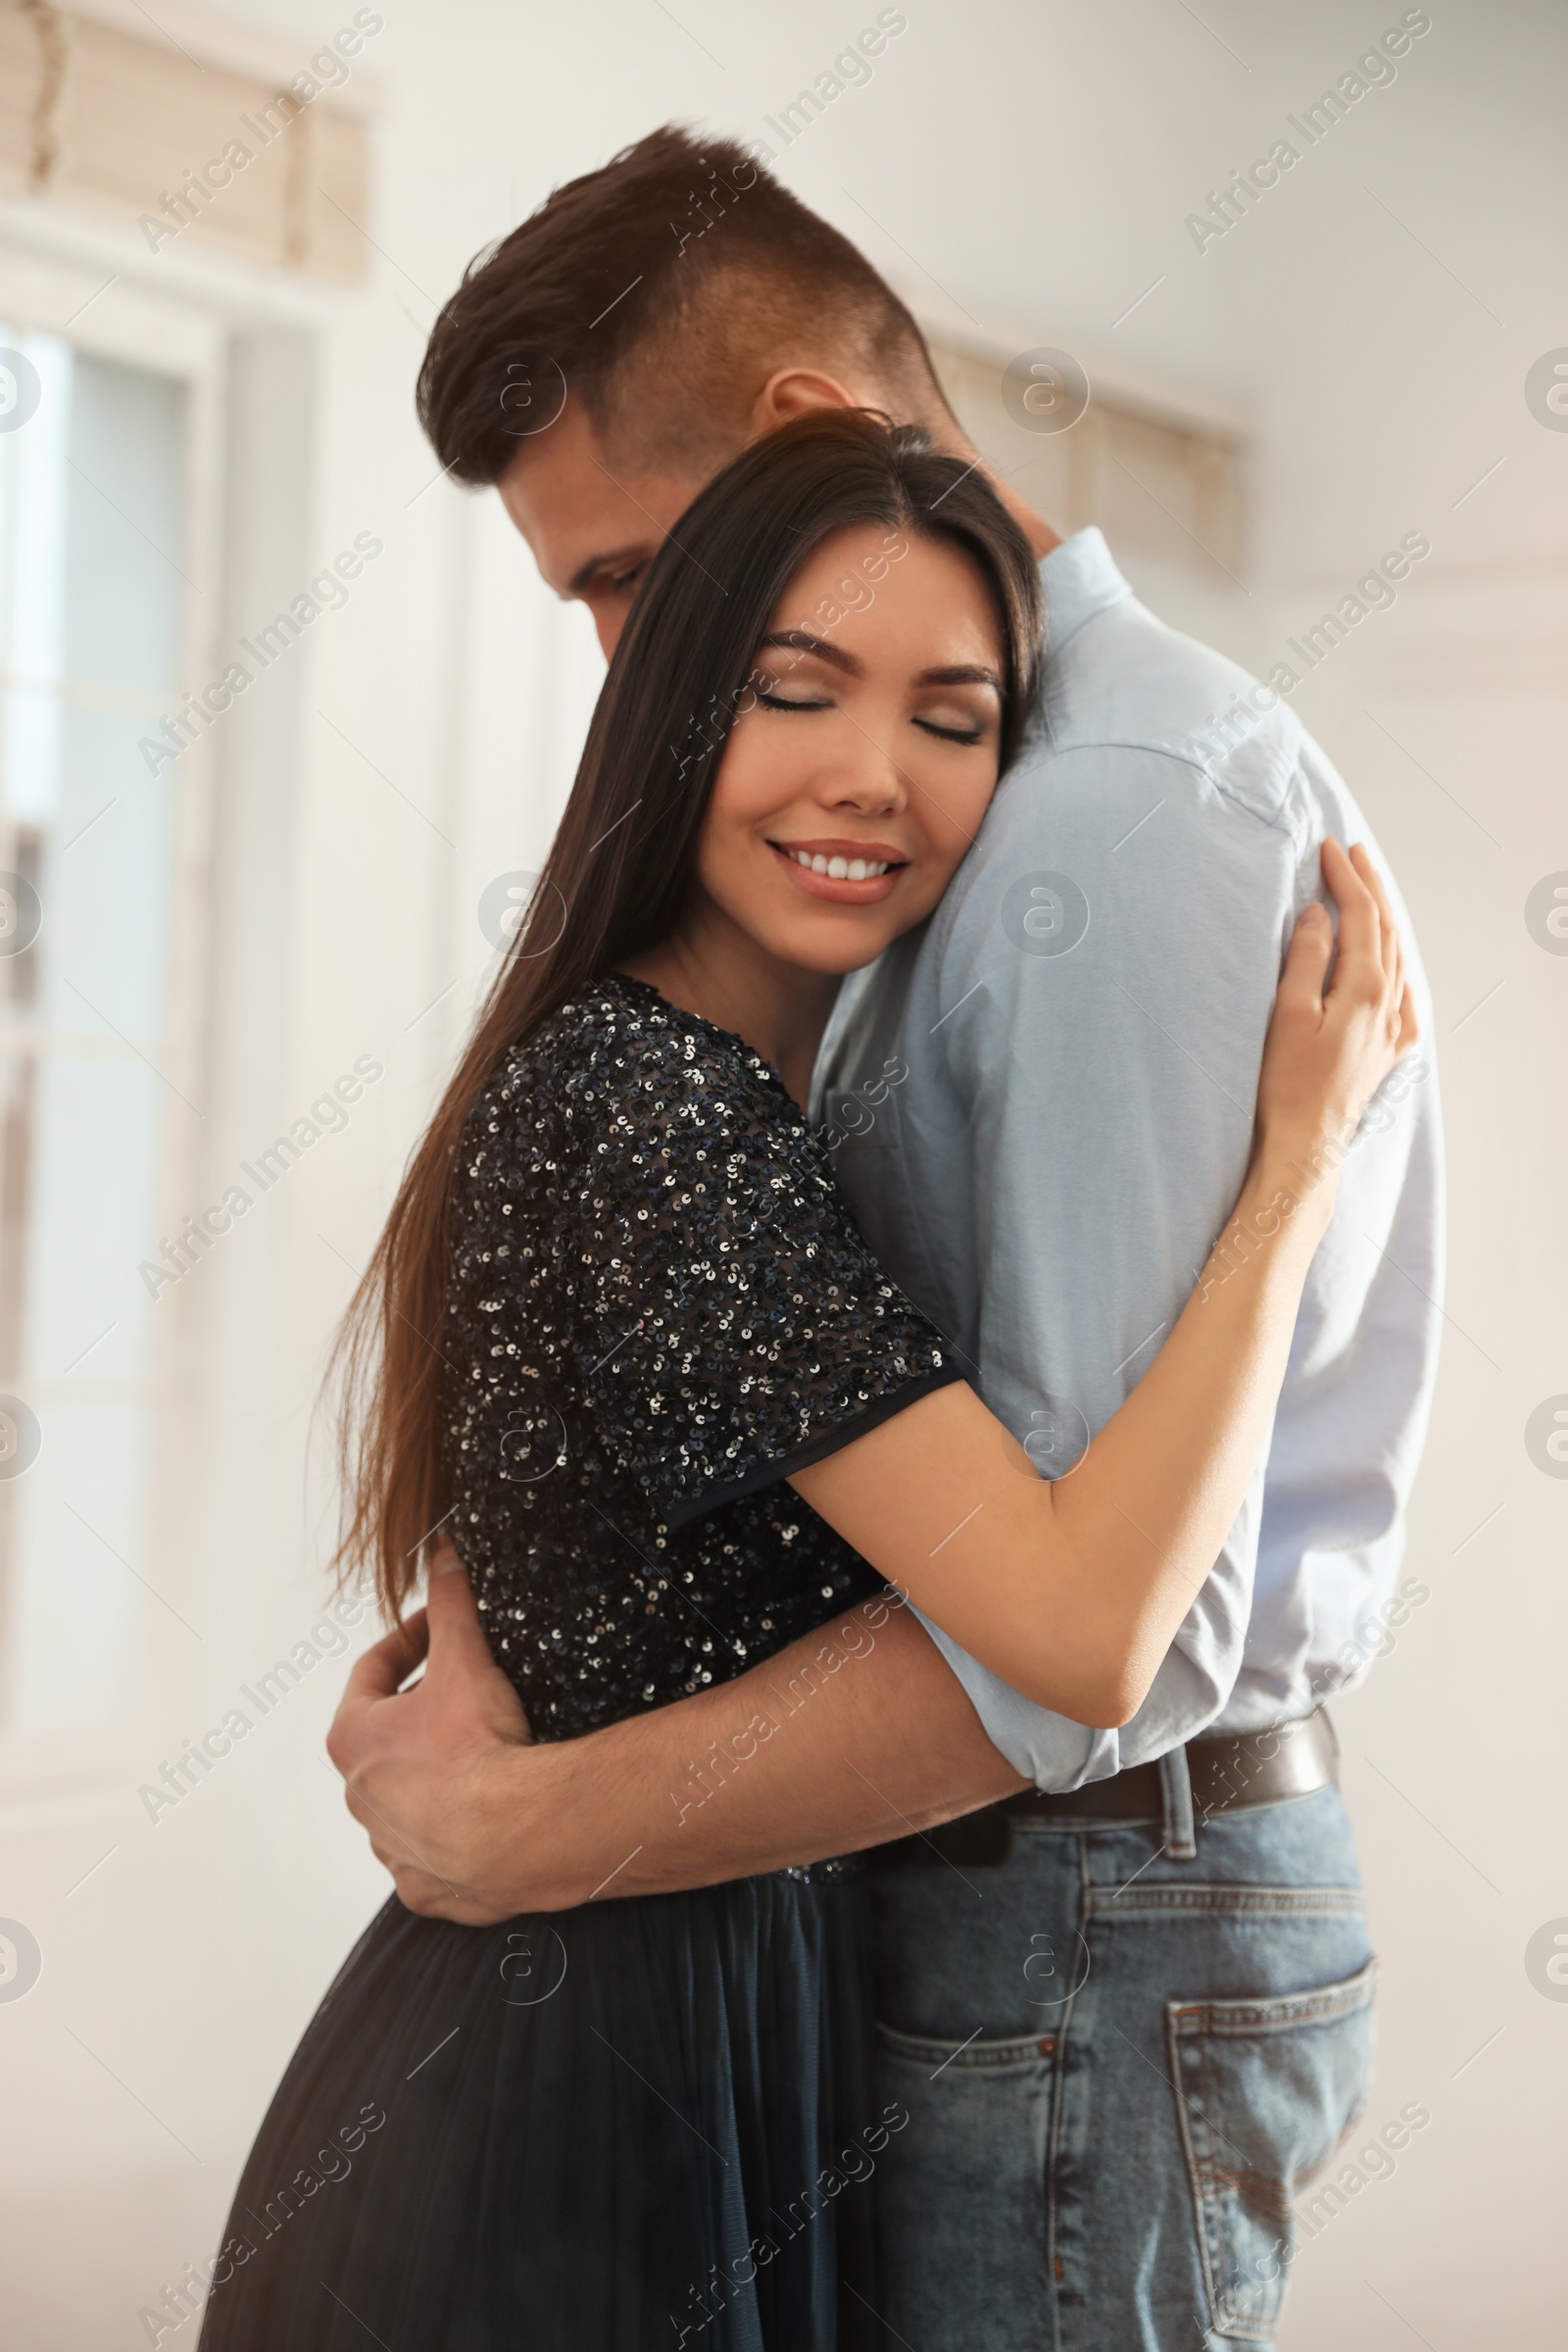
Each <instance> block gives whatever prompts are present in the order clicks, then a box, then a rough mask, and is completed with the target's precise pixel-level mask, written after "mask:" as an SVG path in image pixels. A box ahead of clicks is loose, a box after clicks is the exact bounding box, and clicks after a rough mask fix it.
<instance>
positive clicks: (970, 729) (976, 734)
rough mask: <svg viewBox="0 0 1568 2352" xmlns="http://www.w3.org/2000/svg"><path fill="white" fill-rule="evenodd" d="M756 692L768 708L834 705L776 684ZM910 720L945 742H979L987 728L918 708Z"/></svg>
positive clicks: (804, 708) (826, 708)
mask: <svg viewBox="0 0 1568 2352" xmlns="http://www.w3.org/2000/svg"><path fill="white" fill-rule="evenodd" d="M756 692H757V699H758V701H759V702H760V704H762V706H763V707H764V709H766V710H768V711H831V710H833V709H834V708H835V705H834V701H833V698H832V696H831V695H825V694H810V693H798V694H781V693H780V692H779V691H778V689H777V687H775V686H759V687H758V688H757V690H756ZM910 724H911V725H912V726H916V727H918V728H920V730H921V732H922V733H923V734H926V735H936V736H940V737H941V739H942V741H943V742H944V743H964V744H974V743H978V742H980V740H981V738H982V737H983V736H984V734H985V731H986V729H985V724H984V721H982V720H980V719H955V720H952V721H949V720H945V719H939V718H928V717H926V716H924V715H923V714H922V713H920V712H919V711H913V712H911V713H910Z"/></svg>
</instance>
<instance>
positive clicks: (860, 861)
mask: <svg viewBox="0 0 1568 2352" xmlns="http://www.w3.org/2000/svg"><path fill="white" fill-rule="evenodd" d="M785 855H786V857H789V858H793V859H794V860H795V863H796V864H797V865H804V866H805V868H806V870H807V872H808V873H809V874H826V875H827V877H828V879H829V881H831V882H874V881H875V880H876V878H877V876H878V874H885V873H886V872H887V870H888V865H890V864H891V863H892V859H891V858H889V859H888V860H887V861H886V862H885V863H883V864H881V865H878V864H877V863H876V862H875V861H874V860H873V859H871V858H824V857H823V856H822V853H821V851H820V850H818V851H817V852H816V854H815V856H814V857H813V856H812V854H811V852H810V851H809V850H788V851H786V852H785Z"/></svg>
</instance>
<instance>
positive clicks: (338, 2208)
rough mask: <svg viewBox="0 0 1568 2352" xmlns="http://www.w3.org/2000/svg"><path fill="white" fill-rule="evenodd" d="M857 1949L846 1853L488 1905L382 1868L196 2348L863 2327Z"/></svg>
mask: <svg viewBox="0 0 1568 2352" xmlns="http://www.w3.org/2000/svg"><path fill="white" fill-rule="evenodd" d="M868 1965H869V1963H868V1934H867V1926H866V1915H865V1891H864V1881H863V1878H862V1876H861V1873H860V1871H859V1869H858V1866H857V1865H855V1864H853V1863H852V1864H849V1865H820V1864H819V1865H817V1866H816V1868H815V1869H813V1870H812V1871H811V1872H809V1873H808V1874H802V1875H797V1874H794V1873H786V1872H780V1873H774V1874H771V1875H769V1876H766V1877H761V1878H753V1879H742V1880H737V1881H734V1882H732V1883H731V1884H730V1885H728V1886H723V1887H708V1888H703V1889H700V1890H698V1891H696V1892H693V1893H686V1894H669V1895H650V1896H639V1897H634V1898H628V1899H625V1900H621V1901H618V1902H614V1901H607V1902H600V1903H594V1904H592V1905H587V1906H584V1907H583V1908H581V1909H579V1910H576V1911H567V1912H558V1913H553V1914H552V1913H537V1914H529V1915H524V1916H522V1917H519V1918H516V1919H511V1920H507V1921H504V1922H502V1923H501V1924H500V1925H498V1926H496V1927H493V1928H461V1927H453V1926H450V1925H448V1924H447V1923H446V1922H444V1921H440V1920H425V1919H417V1918H416V1917H415V1916H414V1914H413V1913H412V1912H409V1911H406V1910H405V1909H404V1908H403V1906H402V1904H401V1903H400V1902H399V1901H398V1900H397V1899H396V1897H395V1896H394V1897H393V1898H392V1900H391V1901H389V1902H388V1903H387V1905H386V1907H385V1908H384V1910H382V1911H381V1912H380V1913H379V1914H378V1915H377V1917H376V1918H375V1919H374V1920H373V1921H372V1922H371V1923H370V1926H369V1927H368V1929H367V1930H366V1933H365V1935H364V1936H362V1937H361V1939H360V1941H359V1943H358V1944H357V1946H356V1947H355V1949H354V1951H353V1952H352V1953H351V1955H350V1957H349V1959H348V1961H347V1963H346V1965H345V1966H344V1968H343V1970H342V1971H341V1973H340V1974H339V1976H338V1978H337V1980H336V1982H335V1984H334V1985H332V1987H331V1989H330V1991H329V1992H328V1993H327V1995H326V1998H325V1999H324V2000H323V2001H322V2003H321V2006H320V2008H319V2010H318V2012H317V2014H316V2017H315V2019H314V2020H313V2021H312V2024H311V2026H310V2028H309V2029H308V2031H307V2033H306V2034H305V2037H304V2039H303V2040H302V2042H301V2043H300V2046H299V2048H298V2049H297V2051H296V2052H295V2054H294V2057H293V2059H292V2060H291V2061H290V2064H289V2066H288V2069H287V2071H286V2073H285V2074H284V2077H283V2080H282V2082H281V2083H280V2084H279V2086H278V2090H277V2093H276V2095H275V2097H274V2098H273V2100H272V2103H271V2106H270V2109H269V2111H268V2115H267V2119H266V2121H265V2123H264V2124H263V2126H262V2129H261V2132H260V2134H259V2136H258V2138H257V2141H256V2144H255V2146H254V2148H253V2149H252V2151H251V2154H250V2158H249V2160H248V2162H247V2164H246V2166H245V2170H244V2173H243V2176H242V2178H241V2180H240V2184H239V2188H238V2190H237V2192H236V2195H235V2199H234V2205H233V2209H232V2212H231V2214H230V2217H229V2222H228V2227H227V2230H226V2233H225V2241H224V2246H223V2249H222V2252H221V2255H220V2258H219V2262H218V2266H217V2269H216V2270H215V2272H214V2276H213V2283H212V2287H211V2290H210V2296H209V2301H208V2306H207V2313H206V2319H205V2322H204V2325H203V2328H202V2334H201V2352H367V2347H368V2346H369V2345H370V2344H372V2343H373V2342H377V2341H378V2342H380V2343H381V2344H382V2345H383V2346H384V2347H386V2352H645V2348H647V2347H654V2346H659V2347H661V2348H663V2352H673V2348H674V2347H677V2346H679V2345H683V2344H684V2345H687V2346H692V2347H697V2346H701V2347H702V2352H862V2348H864V2352H870V2348H871V2347H872V2346H873V2345H874V2344H878V2343H880V2342H881V2340H882V2330H881V2328H880V2327H879V2325H878V2324H877V2322H876V2320H875V2319H874V2317H873V2316H872V2315H873V2312H874V2310H875V2307H876V2304H877V2300H878V2298H877V2290H876V2283H875V2278H874V2275H873V2268H872V2250H871V2189H870V2186H869V2180H870V2176H871V2174H872V2173H873V2172H874V2170H875V2162H876V2154H877V2151H878V2150H879V2148H880V2147H882V2146H885V2145H886V2143H887V2132H888V2130H889V2128H890V2119H886V2118H884V2117H882V2115H881V2113H880V2111H879V2110H877V2109H874V2108H873V2104H872V2090H871V2080H870V2065H869V2048H868V2045H869V2042H870V2021H869V1984H868ZM891 2128H892V2129H893V2130H897V2129H898V2121H897V2119H896V2118H895V2119H891Z"/></svg>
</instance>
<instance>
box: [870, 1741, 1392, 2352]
mask: <svg viewBox="0 0 1568 2352" xmlns="http://www.w3.org/2000/svg"><path fill="white" fill-rule="evenodd" d="M1174 1761H1175V1766H1176V1770H1175V1774H1174V1776H1173V1774H1172V1771H1171V1768H1170V1766H1169V1765H1167V1770H1166V1818H1165V1820H1164V1822H1160V1823H1152V1824H1150V1825H1149V1826H1148V1827H1147V1828H1146V1827H1144V1826H1142V1825H1137V1824H1129V1825H1126V1826H1122V1825H1117V1826H1113V1827H1103V1828H1075V1829H1070V1830H1064V1829H1057V1828H1049V1827H1042V1826H1037V1825H1036V1824H1035V1823H1034V1822H1032V1821H1031V1820H1030V1818H1029V1816H1027V1815H1023V1816H1013V1817H1012V1821H1013V1837H1012V1850H1011V1854H1010V1856H1009V1857H1008V1859H1007V1860H1006V1861H1005V1862H1002V1863H999V1864H995V1865H993V1866H990V1867H987V1866H985V1865H975V1864H972V1863H967V1862H966V1863H964V1864H962V1866H961V1867H959V1866H957V1865H948V1866H944V1865H943V1864H941V1863H940V1862H934V1863H931V1864H928V1865H925V1866H920V1867H909V1866H907V1865H906V1866H903V1867H900V1866H897V1865H894V1864H891V1863H887V1862H884V1863H883V1864H881V1865H879V1866H878V1865H875V1864H873V1878H872V1887H873V1900H874V1904H875V1911H876V1946H877V1970H878V1986H877V2016H878V2025H877V2040H878V2045H879V2047H878V2063H879V2066H880V2070H881V2087H880V2089H879V2097H880V2098H883V2099H899V2100H901V2101H902V2102H903V2104H904V2105H905V2106H906V2107H907V2109H908V2112H909V2115H910V2118H911V2121H910V2124H909V2127H908V2128H907V2130H906V2131H903V2132H901V2133H900V2135H899V2137H898V2138H897V2139H895V2140H893V2141H891V2142H890V2143H889V2146H888V2149H887V2151H886V2153H885V2155H884V2156H883V2158H882V2161H881V2163H880V2165H879V2166H878V2169H877V2174H876V2190H877V2195H878V2200H879V2202H878V2208H877V2213H878V2230H879V2239H880V2252H879V2264H878V2278H879V2298H878V2300H879V2309H880V2314H881V2317H882V2318H883V2319H884V2320H885V2321H886V2322H887V2323H888V2325H889V2327H891V2328H892V2329H893V2330H895V2331H896V2334H897V2336H898V2337H902V2338H904V2339H905V2340H907V2342H908V2343H909V2344H910V2345H912V2346H914V2347H915V2348H916V2352H977V2348H978V2347H981V2346H984V2347H985V2352H1177V2347H1180V2352H1222V2348H1223V2347H1227V2346H1233V2345H1256V2344H1267V2343H1269V2342H1270V2341H1271V2340H1272V2336H1273V2330H1274V2327H1275V2325H1276V2323H1277V2321H1278V2319H1279V2316H1280V2309H1281V2306H1282V2303H1283V2301H1284V2295H1285V2287H1286V2284H1287V2281H1288V2278H1289V2275H1290V2263H1291V2260H1292V2258H1293V2256H1294V2253H1295V2250H1296V2218H1295V2214H1294V2211H1293V2204H1292V2200H1293V2198H1294V2197H1295V2196H1296V2194H1297V2193H1298V2191H1299V2190H1301V2189H1303V2188H1305V2186H1306V2183H1307V2182H1308V2180H1310V2178H1311V2176H1312V2175H1313V2174H1314V2173H1315V2172H1317V2171H1318V2170H1319V2169H1320V2168H1321V2167H1322V2166H1323V2165H1324V2164H1326V2163H1327V2161H1328V2159H1329V2158H1330V2157H1331V2156H1332V2155H1333V2153H1334V2151H1335V2149H1336V2147H1337V2146H1338V2144H1339V2142H1340V2141H1341V2139H1342V2138H1343V2137H1344V2136H1345V2134H1346V2133H1347V2132H1348V2131H1350V2130H1351V2129H1352V2128H1353V2126H1354V2124H1355V2122H1356V2120H1357V2118H1358V2116H1359V2115H1360V2113H1361V2110H1362V2108H1363V2106H1364V2104H1365V2099H1366V2091H1367V2085H1368V2082H1369V2078H1370V2072H1371V2058H1372V1989H1373V1977H1374V1972H1375V1963H1374V1962H1373V1960H1372V1958H1371V1954H1370V1951H1369V1949H1368V1944H1367V1936H1366V1924H1365V1918H1364V1914H1363V1907H1362V1899H1361V1893H1360V1881H1359V1874H1358V1871H1357V1868H1356V1859H1355V1847H1354V1842H1353V1839H1352V1838H1351V1834H1350V1826H1349V1822H1348V1817H1347V1815H1346V1811H1345V1807H1344V1804H1343V1802H1342V1801H1341V1798H1340V1794H1339V1790H1338V1789H1334V1788H1328V1789H1319V1790H1318V1791H1317V1792H1316V1793H1315V1794H1313V1795H1311V1796H1304V1797H1294V1798H1290V1799H1287V1800H1285V1801H1282V1802H1280V1803H1278V1804H1273V1805H1259V1806H1257V1807H1255V1808H1252V1809H1250V1810H1247V1811H1240V1812H1235V1813H1232V1814H1229V1815H1216V1816H1215V1817H1213V1818H1212V1819H1210V1820H1209V1821H1207V1822H1205V1823H1201V1824H1200V1825H1199V1827H1198V1828H1197V1829H1196V1831H1188V1830H1187V1825H1188V1824H1189V1823H1190V1819H1191V1816H1190V1798H1189V1799H1188V1806H1189V1809H1188V1811H1187V1813H1186V1818H1185V1820H1184V1818H1183V1807H1182V1794H1183V1789H1184V1785H1185V1762H1184V1760H1183V1759H1182V1758H1180V1757H1178V1758H1177V1759H1175V1760H1174ZM1184 1831H1186V1832H1187V1834H1186V1835H1185V1836H1184ZM1184 1846H1188V1847H1193V1848H1195V1849H1196V1850H1194V1851H1193V1852H1192V1853H1191V1855H1190V1857H1189V1858H1181V1856H1182V1853H1183V1848H1184ZM890 2340H892V2339H890Z"/></svg>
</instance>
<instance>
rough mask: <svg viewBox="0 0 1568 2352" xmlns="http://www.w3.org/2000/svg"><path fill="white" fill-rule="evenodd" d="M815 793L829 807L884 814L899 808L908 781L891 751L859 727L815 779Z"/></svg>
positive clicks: (904, 798)
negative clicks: (838, 753) (832, 760)
mask: <svg viewBox="0 0 1568 2352" xmlns="http://www.w3.org/2000/svg"><path fill="white" fill-rule="evenodd" d="M817 789H818V796H819V797H820V798H821V800H822V801H823V803H824V805H825V806H827V807H832V808H854V809H862V810H864V811H865V812H866V813H867V814H870V813H872V812H873V811H875V812H877V813H879V814H882V815H886V814H888V813H889V811H891V810H892V809H898V808H902V806H903V804H904V802H905V801H906V799H907V797H908V780H907V777H906V775H905V773H904V770H903V769H902V768H901V767H900V765H899V763H898V761H897V760H896V759H895V758H894V757H893V754H892V752H891V751H890V750H889V749H888V748H887V746H886V745H885V744H881V743H879V742H877V740H876V738H875V737H874V736H872V735H870V734H868V733H866V731H865V730H864V729H863V728H856V730H855V738H854V739H853V740H852V741H851V742H850V743H848V744H846V745H844V746H843V748H842V750H841V753H840V757H839V758H838V759H837V760H835V761H834V762H833V763H832V765H831V766H830V767H829V768H828V769H827V770H826V771H825V772H824V773H823V774H822V776H821V777H820V778H819V780H818V787H817Z"/></svg>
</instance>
